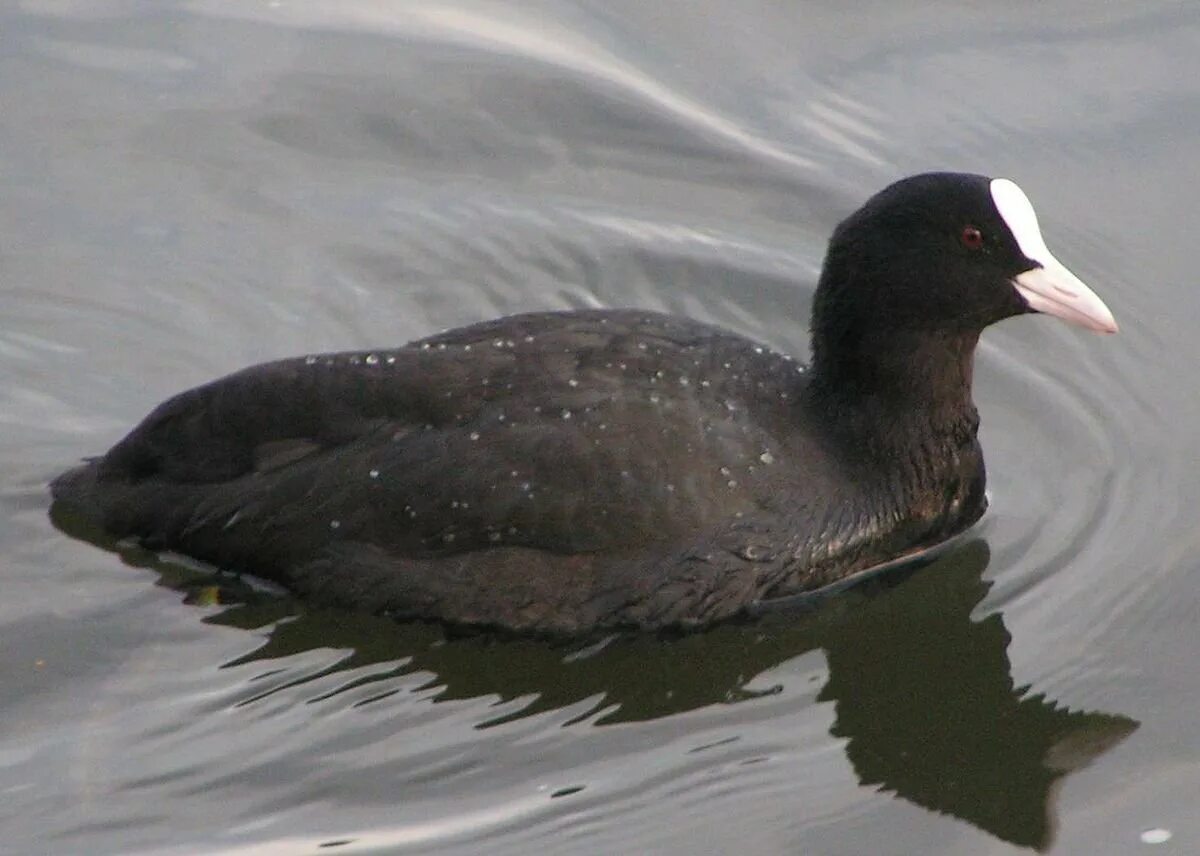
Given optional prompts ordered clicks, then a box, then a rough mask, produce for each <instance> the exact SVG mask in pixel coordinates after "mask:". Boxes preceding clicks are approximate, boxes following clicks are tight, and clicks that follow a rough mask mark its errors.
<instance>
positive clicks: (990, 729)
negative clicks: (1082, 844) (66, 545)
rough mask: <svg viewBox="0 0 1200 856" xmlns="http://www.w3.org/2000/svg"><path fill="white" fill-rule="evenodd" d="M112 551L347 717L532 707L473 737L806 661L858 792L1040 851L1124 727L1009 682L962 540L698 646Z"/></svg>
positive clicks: (623, 715) (717, 690)
mask: <svg viewBox="0 0 1200 856" xmlns="http://www.w3.org/2000/svg"><path fill="white" fill-rule="evenodd" d="M55 522H56V524H57V525H59V527H60V528H62V529H63V530H64V531H66V532H67V533H68V534H72V535H75V536H76V537H83V538H86V539H88V540H91V541H93V542H95V543H98V544H100V545H101V546H106V547H108V548H110V549H113V548H114V547H115V545H113V544H112V543H111V542H105V540H104V539H103V538H102V537H98V536H97V535H96V533H94V532H87V531H81V530H80V529H79V528H78V526H77V525H75V524H73V523H72V522H71V521H69V520H65V519H61V518H60V517H56V519H55ZM120 552H121V553H122V556H123V557H124V559H125V560H126V561H127V562H129V563H130V564H134V565H139V566H145V567H149V568H151V569H153V570H154V571H156V572H157V573H158V574H159V579H160V583H161V584H163V585H167V586H169V587H171V588H173V589H176V590H180V591H183V592H185V600H187V601H189V602H197V603H207V604H213V603H223V604H229V608H227V609H224V610H222V611H220V612H218V613H216V614H214V615H212V616H209V617H208V618H207V619H206V620H207V621H209V622H211V623H214V624H220V625H225V626H232V627H241V628H246V629H258V630H260V631H261V629H263V628H269V635H268V636H267V638H266V641H265V642H264V644H263V645H262V646H261V647H260V648H258V649H257V650H255V651H253V652H252V653H249V654H247V655H245V656H244V657H242V658H240V659H239V660H238V661H236V662H238V663H244V662H249V661H256V660H272V659H276V658H281V657H287V656H290V655H294V654H298V653H300V652H304V651H308V650H312V649H315V648H334V649H339V650H344V651H346V652H347V653H346V656H345V657H344V658H343V659H341V660H340V661H338V662H337V663H336V664H334V665H332V666H330V667H329V668H328V669H327V670H325V671H324V672H322V673H320V674H316V675H314V674H311V673H309V674H305V675H304V676H303V677H301V678H298V679H297V680H296V681H295V682H293V683H291V684H288V686H295V685H297V684H301V683H307V682H312V681H317V680H319V679H321V678H325V677H328V676H329V675H331V674H336V673H338V672H343V671H346V670H349V669H358V670H360V671H359V672H358V674H357V675H356V676H355V677H354V678H353V679H348V680H347V681H346V682H345V683H343V684H342V685H340V686H338V687H337V688H336V689H329V688H328V681H325V682H322V684H321V686H322V687H323V691H322V694H321V695H320V696H318V697H319V698H324V697H328V696H329V695H332V694H334V693H338V692H345V691H346V690H348V689H350V688H352V687H361V686H364V685H368V684H372V683H376V684H378V685H379V689H380V691H379V693H378V694H376V695H373V696H369V698H368V699H367V700H366V701H360V702H359V703H360V704H365V703H370V702H375V701H378V700H379V699H381V698H384V697H386V696H387V695H390V694H392V693H395V692H400V691H402V690H400V689H398V688H397V684H398V682H397V681H395V680H391V679H394V678H396V677H397V676H401V675H405V674H412V673H421V674H429V675H430V677H429V680H428V681H425V682H423V684H422V687H423V688H430V687H435V686H440V687H441V690H440V692H439V693H437V695H436V697H435V701H447V700H451V699H467V698H474V697H478V696H485V695H487V696H492V695H494V696H496V697H499V698H500V699H501V700H502V701H512V700H515V699H531V701H529V702H528V704H526V705H525V706H524V707H522V708H521V709H520V710H518V711H516V712H508V713H505V714H504V715H502V716H498V717H497V718H495V719H492V720H490V721H488V722H486V723H483V724H481V726H480V727H492V726H496V725H499V724H501V723H503V722H506V721H510V720H512V719H516V718H520V717H524V716H529V715H531V714H534V713H538V712H542V711H548V710H555V709H559V708H562V707H564V706H567V705H574V704H578V703H580V702H582V701H584V700H585V699H593V700H594V704H593V705H592V706H591V707H590V708H589V710H588V712H585V713H582V714H580V716H579V717H577V718H578V719H582V718H585V717H588V716H595V717H596V719H595V722H596V724H608V723H616V722H635V721H640V720H648V719H655V718H658V717H664V716H669V715H671V714H674V713H680V712H683V711H688V710H693V709H696V708H699V707H702V706H705V705H711V704H729V703H736V702H740V701H744V700H746V699H752V698H756V697H759V696H762V695H764V694H771V693H775V692H780V691H781V689H782V688H780V687H766V688H758V689H752V688H751V687H752V685H753V683H754V681H755V678H756V677H757V676H758V675H760V674H762V673H763V672H764V671H766V670H768V669H771V668H774V667H776V666H778V665H779V664H780V663H783V662H785V661H787V660H789V659H791V658H794V657H796V656H799V655H801V654H804V653H805V652H808V651H811V650H813V649H817V648H820V649H822V650H823V651H824V653H825V656H826V658H827V661H828V665H829V678H828V681H827V682H826V684H825V687H824V688H823V690H822V691H821V693H820V696H819V698H820V700H822V701H826V702H832V703H833V704H834V709H835V711H836V714H837V716H836V721H835V723H834V725H833V728H832V733H833V735H834V736H836V737H840V738H845V739H846V741H847V744H846V753H847V755H848V756H849V759H850V762H851V764H853V766H854V769H855V771H856V772H857V774H858V778H859V781H860V782H861V783H862V784H863V785H869V786H875V787H879V788H882V789H885V790H889V791H892V792H894V793H895V794H897V795H898V796H900V797H902V798H904V799H906V800H908V801H910V802H912V803H915V804H917V805H920V806H923V807H925V808H928V809H930V810H933V811H937V812H942V813H945V814H950V815H953V816H955V817H958V818H961V819H962V820H965V821H967V822H969V823H972V824H974V825H975V826H977V827H979V828H981V829H983V830H986V831H987V832H989V833H991V834H992V835H995V836H997V837H999V838H1002V839H1004V840H1006V841H1009V842H1012V843H1014V844H1018V845H1022V846H1025V847H1031V848H1036V849H1044V848H1046V847H1047V846H1048V845H1049V844H1050V842H1051V840H1052V838H1053V830H1054V794H1055V792H1056V787H1057V783H1058V782H1059V781H1060V780H1061V779H1062V778H1063V777H1064V776H1065V775H1067V774H1068V773H1070V772H1072V771H1074V770H1077V769H1079V768H1081V767H1083V766H1085V765H1086V764H1088V763H1089V762H1090V761H1091V760H1093V759H1094V758H1096V757H1097V756H1099V755H1101V754H1102V753H1104V752H1105V751H1107V750H1108V749H1109V748H1111V747H1112V746H1114V745H1115V744H1117V743H1118V742H1120V741H1121V740H1122V739H1123V738H1124V737H1126V736H1127V735H1129V734H1130V733H1131V732H1133V730H1134V729H1135V728H1136V727H1137V723H1136V722H1135V721H1133V720H1131V719H1128V718H1126V717H1123V716H1116V715H1110V714H1104V713H1097V712H1082V711H1071V710H1068V709H1066V708H1064V707H1062V706H1059V705H1058V704H1056V703H1055V702H1054V701H1053V700H1050V699H1046V698H1045V697H1043V696H1042V695H1028V694H1027V691H1028V688H1027V687H1017V686H1014V683H1013V680H1012V677H1011V675H1010V664H1009V660H1008V655H1007V648H1008V643H1009V641H1010V638H1011V637H1010V636H1009V634H1008V631H1007V630H1006V629H1005V627H1004V621H1003V617H1002V616H1001V615H1000V614H999V613H993V614H991V615H987V616H984V617H982V618H980V619H979V620H974V619H972V617H971V611H972V609H973V608H974V607H975V606H976V605H977V604H978V603H979V602H980V601H981V600H982V599H983V596H984V595H985V594H986V593H987V591H988V588H989V587H990V585H991V584H990V583H989V582H987V581H985V580H983V579H982V573H983V571H984V569H985V568H986V566H987V563H988V558H989V556H988V549H987V545H986V544H985V543H984V542H982V541H978V540H977V541H970V542H967V543H964V544H962V545H960V546H958V547H955V548H953V549H951V550H949V551H947V552H946V553H944V554H942V555H940V556H939V557H938V558H936V559H935V560H934V561H932V562H931V563H929V564H928V565H927V566H925V567H922V568H907V569H902V570H898V571H896V572H891V573H888V574H885V575H881V576H878V577H874V578H871V579H868V580H866V581H865V582H864V583H863V584H861V585H859V586H857V587H856V588H854V589H852V590H850V591H847V592H845V593H843V594H841V595H839V596H838V597H836V598H832V599H829V600H827V601H826V602H823V603H816V604H813V605H811V606H810V607H809V608H807V609H798V610H793V611H792V612H790V613H773V614H770V615H768V616H767V617H765V618H763V619H761V620H759V621H756V622H753V623H747V624H741V625H725V626H721V627H717V628H714V629H712V630H710V631H707V632H704V633H695V634H691V635H682V636H674V637H663V636H649V635H632V636H627V637H619V638H610V639H607V640H603V641H601V642H595V643H592V644H591V645H590V646H588V645H583V644H581V643H573V644H566V643H561V642H560V643H555V642H551V641H547V640H536V639H521V638H504V637H500V636H496V635H494V634H474V635H453V634H449V633H447V631H446V630H444V629H443V628H441V627H439V626H437V625H430V624H420V623H408V624H397V623H395V622H392V621H389V620H387V619H383V618H376V617H370V616H363V615H357V614H350V613H343V612H334V611H327V610H320V611H318V610H306V609H304V608H303V606H301V605H300V604H297V603H295V602H294V601H291V600H289V599H287V598H282V597H278V596H273V595H268V594H265V593H263V592H262V591H260V590H258V589H256V588H253V587H251V586H249V585H247V584H246V583H244V582H242V581H240V580H238V579H236V578H233V577H225V576H223V575H221V576H216V575H214V574H212V573H210V572H203V571H200V570H198V569H194V568H191V567H189V566H187V565H184V564H180V563H176V562H171V561H166V560H163V559H161V558H157V557H155V556H154V555H153V554H150V553H147V552H146V551H143V550H140V549H137V548H128V547H122V548H120ZM900 583H903V584H900ZM229 665H233V664H232V663H231V664H229ZM376 665H377V666H378V667H379V668H378V670H377V671H374V672H371V673H370V675H369V676H368V677H364V676H363V671H364V670H363V667H371V666H376ZM365 671H368V672H369V671H370V670H369V668H368V669H366V670H365ZM279 689H280V687H278V686H276V687H274V688H272V689H270V690H266V691H264V695H265V694H269V693H271V692H277V691H278V690H279ZM405 689H408V687H405ZM314 700H315V699H314ZM254 701H255V699H251V700H250V701H247V702H244V703H245V704H252V703H253V702H254Z"/></svg>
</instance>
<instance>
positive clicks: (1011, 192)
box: [990, 178, 1117, 333]
mask: <svg viewBox="0 0 1200 856" xmlns="http://www.w3.org/2000/svg"><path fill="white" fill-rule="evenodd" d="M990 190H991V194H992V202H993V203H994V204H995V206H996V210H997V211H998V212H999V214H1000V217H1001V219H1002V220H1004V222H1005V224H1006V225H1007V226H1008V229H1009V231H1010V232H1012V236H1013V239H1014V240H1015V241H1016V242H1017V246H1018V247H1019V248H1020V250H1021V252H1022V253H1024V254H1025V256H1026V257H1027V258H1030V259H1032V260H1033V261H1035V262H1037V263H1038V264H1039V265H1041V267H1037V268H1033V269H1031V270H1027V271H1025V272H1024V273H1022V274H1019V275H1018V276H1017V277H1016V278H1015V279H1014V280H1013V285H1014V286H1015V287H1016V289H1017V292H1018V293H1019V294H1020V295H1021V296H1022V297H1023V298H1024V299H1025V302H1026V303H1028V304H1029V307H1030V308H1031V309H1034V310H1036V311H1038V312H1044V313H1045V314H1047V315H1054V316H1056V317H1058V318H1061V319H1063V320H1064V321H1066V322H1068V323H1071V324H1077V325H1079V326H1080V327H1086V328H1087V329H1089V330H1095V331H1096V332H1098V333H1116V332H1117V322H1116V319H1114V318H1113V315H1112V312H1111V311H1109V308H1108V307H1107V306H1105V305H1104V301H1103V300H1101V299H1100V298H1099V297H1098V296H1097V295H1096V293H1095V292H1094V291H1092V290H1091V289H1090V288H1088V287H1087V285H1086V284H1084V282H1083V281H1082V280H1081V279H1079V277H1077V276H1075V274H1073V273H1071V271H1069V270H1068V269H1067V267H1066V266H1065V265H1064V264H1063V263H1062V262H1060V261H1059V260H1058V259H1056V258H1055V257H1054V254H1053V253H1051V252H1050V250H1049V248H1047V246H1046V241H1045V239H1043V238H1042V230H1041V229H1040V228H1039V227H1038V221H1037V214H1036V213H1035V212H1034V210H1033V204H1032V203H1031V202H1030V201H1029V197H1028V196H1026V195H1025V191H1023V190H1021V188H1020V187H1018V186H1017V183H1016V182H1014V181H1010V180H1009V179H1007V178H995V179H992V182H991V187H990Z"/></svg>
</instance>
